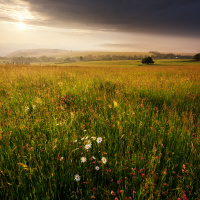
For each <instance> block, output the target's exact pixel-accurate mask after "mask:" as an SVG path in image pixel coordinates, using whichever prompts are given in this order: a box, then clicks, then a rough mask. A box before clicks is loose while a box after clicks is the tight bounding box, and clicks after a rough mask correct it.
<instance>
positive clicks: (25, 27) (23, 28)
mask: <svg viewBox="0 0 200 200" xmlns="http://www.w3.org/2000/svg"><path fill="white" fill-rule="evenodd" d="M17 27H18V29H20V30H25V29H27V25H26V24H24V23H23V22H19V23H17Z"/></svg>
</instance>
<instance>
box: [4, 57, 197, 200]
mask: <svg viewBox="0 0 200 200" xmlns="http://www.w3.org/2000/svg"><path fill="white" fill-rule="evenodd" d="M132 62H134V63H132ZM159 62H160V63H158V64H157V65H152V66H145V65H143V66H138V64H139V61H113V62H86V63H87V64H88V63H89V65H85V66H84V62H82V63H80V65H79V64H78V65H77V67H71V66H63V65H57V66H56V65H55V66H54V65H49V66H36V65H35V66H23V65H22V66H20V65H0V74H1V79H0V155H1V157H0V197H1V198H2V199H86V200H87V199H91V197H92V196H94V197H95V198H96V199H115V198H116V197H117V198H118V199H131V198H132V199H138V200H142V199H144V200H146V199H153V198H154V199H178V198H181V199H183V198H184V196H187V199H199V198H200V181H199V180H200V153H199V152H200V145H199V142H200V121H199V119H200V64H197V63H196V62H195V63H190V62H187V63H188V64H181V65H179V64H177V63H178V62H180V61H178V60H176V61H159ZM76 64H77V63H76ZM90 64H91V65H90ZM132 65H133V66H134V67H133V68H132V67H130V66H132ZM97 66H98V67H97ZM113 66H115V67H113ZM116 66H117V68H116ZM120 66H121V67H120ZM124 66H125V67H124ZM91 137H92V138H91ZM93 137H96V139H97V138H98V137H101V138H102V142H101V143H98V142H97V140H96V139H95V138H93ZM88 140H90V141H88ZM90 143H91V148H89V149H88V150H87V149H85V145H86V144H90ZM93 156H94V157H95V158H96V159H94V158H93ZM82 157H85V158H86V159H87V160H86V162H84V163H82V162H81V158H82ZM102 157H105V158H106V159H107V162H106V163H103V162H102ZM96 166H99V168H100V169H99V170H95V167H96ZM76 174H78V175H80V181H76V180H74V178H75V175H76Z"/></svg>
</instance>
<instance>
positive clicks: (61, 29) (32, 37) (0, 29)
mask: <svg viewBox="0 0 200 200" xmlns="http://www.w3.org/2000/svg"><path fill="white" fill-rule="evenodd" d="M199 8H200V0H0V55H1V54H6V53H8V52H10V51H14V50H18V49H33V48H34V49H36V48H53V49H66V50H73V51H76V50H85V51H91V50H95V51H97V50H99V51H121V52H123V51H130V52H148V51H159V52H175V53H198V52H200V12H199Z"/></svg>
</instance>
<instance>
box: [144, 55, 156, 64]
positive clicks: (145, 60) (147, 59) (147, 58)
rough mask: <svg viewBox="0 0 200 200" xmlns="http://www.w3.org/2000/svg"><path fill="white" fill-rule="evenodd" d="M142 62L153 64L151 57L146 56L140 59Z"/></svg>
mask: <svg viewBox="0 0 200 200" xmlns="http://www.w3.org/2000/svg"><path fill="white" fill-rule="evenodd" d="M142 63H143V64H147V65H149V64H153V63H154V61H153V59H152V57H146V58H143V59H142Z"/></svg>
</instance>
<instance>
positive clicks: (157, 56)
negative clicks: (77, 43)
mask: <svg viewBox="0 0 200 200" xmlns="http://www.w3.org/2000/svg"><path fill="white" fill-rule="evenodd" d="M149 53H151V58H152V59H192V58H194V59H195V56H196V55H195V56H194V57H193V56H189V55H178V54H173V53H169V54H163V53H159V52H156V51H150V52H149ZM146 57H147V56H145V55H133V56H130V55H127V56H126V55H87V56H74V57H62V58H56V57H52V56H51V57H49V56H41V57H23V56H20V57H12V58H10V57H0V61H1V63H12V64H31V63H48V62H53V63H56V64H62V63H70V62H76V61H112V60H141V59H144V58H146ZM196 57H197V58H198V54H197V56H196Z"/></svg>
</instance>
